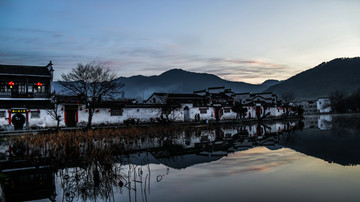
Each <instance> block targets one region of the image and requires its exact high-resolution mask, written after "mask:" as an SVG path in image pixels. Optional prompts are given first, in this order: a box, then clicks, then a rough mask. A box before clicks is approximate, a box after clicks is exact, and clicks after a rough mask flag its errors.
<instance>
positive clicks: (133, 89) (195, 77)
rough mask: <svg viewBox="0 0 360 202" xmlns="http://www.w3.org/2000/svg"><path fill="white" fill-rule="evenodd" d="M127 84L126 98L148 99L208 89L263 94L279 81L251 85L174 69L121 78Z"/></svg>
mask: <svg viewBox="0 0 360 202" xmlns="http://www.w3.org/2000/svg"><path fill="white" fill-rule="evenodd" d="M118 80H119V81H120V82H122V83H124V84H125V87H124V91H125V97H128V98H134V97H142V98H144V99H147V98H148V97H149V96H150V95H151V94H152V93H154V92H166V93H192V92H193V91H195V90H203V89H205V88H208V87H220V86H224V87H225V88H231V89H232V90H233V91H234V92H254V93H255V92H262V91H263V90H265V89H267V88H268V87H269V86H271V85H273V84H276V83H278V82H279V81H276V80H271V81H268V82H267V81H266V82H264V83H263V84H259V85H256V84H249V83H244V82H234V81H227V80H224V79H221V78H220V77H218V76H215V75H213V74H206V73H195V72H189V71H185V70H182V69H172V70H169V71H166V72H164V73H162V74H160V75H158V76H141V75H138V76H131V77H120V78H119V79H118Z"/></svg>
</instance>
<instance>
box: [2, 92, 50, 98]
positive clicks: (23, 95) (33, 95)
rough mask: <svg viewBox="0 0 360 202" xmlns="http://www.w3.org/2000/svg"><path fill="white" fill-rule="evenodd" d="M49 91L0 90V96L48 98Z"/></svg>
mask: <svg viewBox="0 0 360 202" xmlns="http://www.w3.org/2000/svg"><path fill="white" fill-rule="evenodd" d="M50 97H51V96H50V93H19V92H0V98H50Z"/></svg>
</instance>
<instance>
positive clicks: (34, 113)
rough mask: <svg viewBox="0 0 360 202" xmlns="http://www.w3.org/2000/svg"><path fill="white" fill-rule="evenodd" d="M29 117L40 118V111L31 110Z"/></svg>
mask: <svg viewBox="0 0 360 202" xmlns="http://www.w3.org/2000/svg"><path fill="white" fill-rule="evenodd" d="M31 118H40V112H31Z"/></svg>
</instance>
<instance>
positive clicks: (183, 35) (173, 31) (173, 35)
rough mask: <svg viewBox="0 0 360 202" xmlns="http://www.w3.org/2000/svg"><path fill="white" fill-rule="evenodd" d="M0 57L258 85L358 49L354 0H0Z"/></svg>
mask: <svg viewBox="0 0 360 202" xmlns="http://www.w3.org/2000/svg"><path fill="white" fill-rule="evenodd" d="M0 37H1V43H0V64H17V65H19V64H20V65H46V64H47V63H48V62H49V61H50V60H52V62H53V64H54V68H55V80H58V79H59V78H60V74H61V73H64V72H69V71H70V69H71V68H73V67H75V66H76V64H78V63H87V62H90V61H93V60H95V61H97V62H99V63H101V64H103V65H104V66H108V67H110V68H111V69H113V70H114V71H116V72H117V74H118V75H119V76H132V75H139V74H142V75H146V76H149V75H157V74H160V73H162V72H164V71H166V70H169V69H173V68H182V69H184V70H188V71H194V72H206V73H212V74H216V75H218V76H220V77H221V78H224V79H228V80H233V81H244V82H249V83H261V82H263V81H264V80H266V79H279V80H283V79H287V78H289V77H290V76H292V75H294V74H296V73H299V72H301V71H304V70H306V69H309V68H312V67H314V66H316V65H318V64H319V63H321V62H323V61H329V60H332V59H334V58H338V57H355V56H359V55H360V1H359V0H338V1H331V0H326V1H321V0H308V1H306V0H299V1H296V0H292V1H287V0H279V1H270V0H264V1H240V0H234V1H230V0H224V1H210V0H208V1H200V0H199V1H198V0H189V1H186V0H176V1H170V0H168V1H165V0H163V1H150V0H148V1H145V0H144V1H137V0H132V1H120V0H107V1H105V0H103V1H100V0H99V1H91V0H77V1H74V0H69V1H67V0H61V1H60V0H58V1H56V0H51V1H50V0H0Z"/></svg>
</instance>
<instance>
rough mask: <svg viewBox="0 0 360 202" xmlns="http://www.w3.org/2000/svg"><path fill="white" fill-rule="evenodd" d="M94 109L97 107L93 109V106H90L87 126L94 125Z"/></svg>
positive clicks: (89, 127)
mask: <svg viewBox="0 0 360 202" xmlns="http://www.w3.org/2000/svg"><path fill="white" fill-rule="evenodd" d="M94 111H95V109H92V108H91V107H89V117H88V124H87V128H88V129H91V126H92V117H93V115H94Z"/></svg>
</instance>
